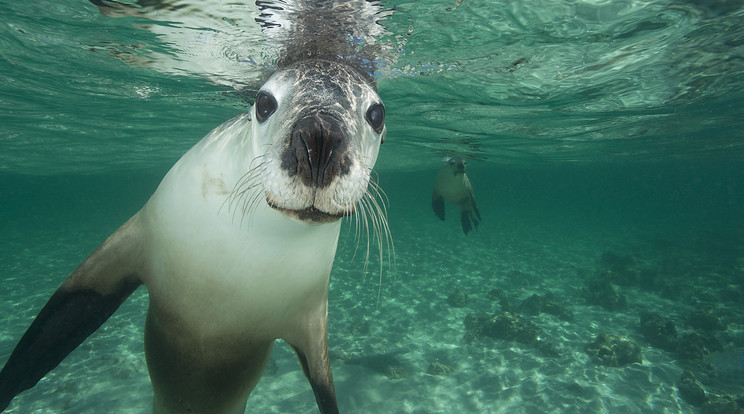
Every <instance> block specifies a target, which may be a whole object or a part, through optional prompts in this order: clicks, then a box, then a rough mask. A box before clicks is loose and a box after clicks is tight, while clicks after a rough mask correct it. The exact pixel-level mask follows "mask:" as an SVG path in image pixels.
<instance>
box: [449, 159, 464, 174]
mask: <svg viewBox="0 0 744 414" xmlns="http://www.w3.org/2000/svg"><path fill="white" fill-rule="evenodd" d="M444 168H447V169H448V170H450V171H452V174H454V175H458V174H465V160H464V159H462V158H459V157H457V158H450V159H448V160H447V164H445V165H444Z"/></svg>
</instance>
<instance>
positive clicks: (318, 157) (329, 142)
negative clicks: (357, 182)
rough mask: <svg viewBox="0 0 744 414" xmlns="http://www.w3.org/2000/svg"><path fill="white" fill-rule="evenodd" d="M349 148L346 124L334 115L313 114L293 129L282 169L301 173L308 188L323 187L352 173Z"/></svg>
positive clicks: (292, 172)
mask: <svg viewBox="0 0 744 414" xmlns="http://www.w3.org/2000/svg"><path fill="white" fill-rule="evenodd" d="M347 147H348V138H347V133H346V130H345V128H344V126H343V122H342V121H341V120H340V119H338V118H337V117H335V116H333V115H330V114H326V113H313V114H310V115H308V116H305V117H304V118H302V119H300V120H299V121H297V123H296V124H295V125H294V127H293V128H292V134H291V137H290V143H289V148H287V150H286V151H285V153H284V156H283V157H282V168H284V169H285V170H287V171H288V172H289V174H290V175H294V174H298V175H299V176H300V178H301V179H302V182H303V183H304V184H305V185H308V186H315V187H321V188H322V187H325V186H327V185H329V184H330V183H331V181H333V178H334V177H336V176H339V175H344V174H346V173H348V171H349V157H348V155H347V154H346V153H345V152H346V151H345V150H346V148H347Z"/></svg>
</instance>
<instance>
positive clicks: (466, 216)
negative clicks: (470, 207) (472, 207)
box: [460, 210, 477, 235]
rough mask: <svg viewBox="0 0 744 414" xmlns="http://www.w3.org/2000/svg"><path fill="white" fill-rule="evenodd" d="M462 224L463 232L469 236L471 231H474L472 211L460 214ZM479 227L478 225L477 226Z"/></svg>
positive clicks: (464, 211) (463, 211)
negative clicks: (471, 221) (471, 218)
mask: <svg viewBox="0 0 744 414" xmlns="http://www.w3.org/2000/svg"><path fill="white" fill-rule="evenodd" d="M460 222H461V223H462V231H463V233H465V235H467V234H468V233H470V230H472V229H473V225H472V224H470V211H467V210H462V211H461V212H460ZM476 226H477V224H476Z"/></svg>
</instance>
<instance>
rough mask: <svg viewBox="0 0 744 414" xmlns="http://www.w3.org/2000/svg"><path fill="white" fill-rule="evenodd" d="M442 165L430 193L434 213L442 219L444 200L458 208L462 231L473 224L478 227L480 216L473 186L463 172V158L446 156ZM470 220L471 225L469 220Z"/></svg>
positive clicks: (469, 228) (468, 228) (467, 230)
mask: <svg viewBox="0 0 744 414" xmlns="http://www.w3.org/2000/svg"><path fill="white" fill-rule="evenodd" d="M445 162H446V163H445V164H444V166H443V167H442V168H441V169H440V170H439V173H438V174H437V178H436V180H435V181H434V191H433V192H432V193H431V206H432V208H434V213H435V214H436V215H437V217H439V218H440V219H442V220H444V200H447V201H449V202H450V203H452V204H454V205H455V206H456V207H457V208H458V210H460V221H461V222H462V231H463V232H464V233H465V234H468V232H470V230H472V228H473V225H474V226H475V229H476V230H477V229H478V224H480V221H481V216H480V212H479V211H478V207H477V206H476V205H475V197H474V196H473V186H472V185H470V180H468V175H467V174H466V173H465V160H463V159H462V158H446V159H445ZM471 221H472V225H471V224H470V222H471Z"/></svg>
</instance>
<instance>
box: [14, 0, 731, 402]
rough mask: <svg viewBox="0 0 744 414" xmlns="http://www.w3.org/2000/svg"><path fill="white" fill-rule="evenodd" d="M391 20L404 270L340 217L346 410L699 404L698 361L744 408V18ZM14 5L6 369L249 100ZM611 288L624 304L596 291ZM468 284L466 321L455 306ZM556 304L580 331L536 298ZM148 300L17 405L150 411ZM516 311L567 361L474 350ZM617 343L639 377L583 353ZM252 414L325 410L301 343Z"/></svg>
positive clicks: (522, 346)
mask: <svg viewBox="0 0 744 414" xmlns="http://www.w3.org/2000/svg"><path fill="white" fill-rule="evenodd" d="M383 6H384V7H385V8H390V9H394V13H393V14H392V16H390V17H389V18H387V19H386V20H384V21H383V22H381V24H382V25H383V26H384V27H385V28H386V33H385V35H384V37H383V40H384V41H385V42H388V43H389V44H392V45H394V46H395V47H394V53H393V55H394V57H395V59H393V60H391V61H390V62H388V64H387V65H386V66H385V67H384V68H382V69H380V71H379V73H378V89H379V93H380V96H381V98H382V99H383V101H384V103H385V106H386V110H387V129H388V135H387V139H386V141H385V143H384V144H383V145H382V147H381V150H380V156H379V159H378V164H377V166H376V168H375V170H376V171H377V175H376V179H377V181H378V183H379V185H380V186H381V188H382V189H383V190H384V192H385V193H386V194H387V197H388V220H389V226H390V230H391V234H392V238H393V241H394V265H390V264H389V263H388V256H387V254H388V253H387V252H388V250H387V249H383V257H382V262H381V261H380V258H379V257H378V256H379V255H378V246H377V244H376V243H375V242H374V240H373V241H372V244H371V248H370V259H369V262H368V263H366V270H365V257H364V256H365V254H364V253H365V250H366V240H365V237H366V236H364V235H363V237H362V242H361V244H360V243H359V242H358V241H357V237H356V235H355V224H354V222H353V221H352V220H349V221H348V222H347V223H346V224H345V225H344V226H343V227H342V231H341V237H340V242H339V250H338V253H337V256H336V262H335V265H334V269H333V271H332V274H331V288H330V298H329V302H330V303H329V306H330V307H329V341H330V352H331V360H332V362H331V365H332V369H333V374H334V380H335V384H336V391H337V395H338V400H339V407H340V409H341V411H342V412H347V413H466V412H467V413H546V412H553V413H564V412H565V413H584V412H586V413H657V412H658V413H678V412H682V413H688V412H689V413H695V412H701V410H702V409H701V408H700V407H695V406H693V405H692V404H690V403H689V402H688V401H686V400H685V399H684V398H683V396H682V395H681V393H680V391H679V388H678V384H679V383H680V378H681V376H682V374H683V371H686V370H687V371H690V372H692V373H693V374H694V375H695V377H696V378H697V380H698V382H699V384H700V386H701V387H703V388H704V389H705V390H706V391H707V392H708V396H709V399H710V400H715V399H716V398H721V399H724V398H728V399H729V400H728V401H730V403H731V404H736V403H735V402H733V401H734V400H736V399H737V398H740V397H741V395H744V389H743V388H744V382H743V380H742V378H744V375H743V372H742V371H743V370H742V368H741V367H742V365H741V363H742V361H741V360H740V358H741V351H742V348H744V168H743V166H744V145H743V144H742V142H743V141H742V140H743V139H744V133H743V132H742V131H744V6H742V5H740V4H739V3H738V2H735V1H725V0H720V1H714V0H709V1H705V0H697V1H683V2H678V1H660V0H659V1H632V0H628V1H568V0H566V1H559V0H552V1H548V0H525V1H519V2H512V1H504V2H502V1H490V2H487V1H481V2H477V1H468V0H462V1H461V2H456V1H454V0H453V1H425V2H424V1H419V2H409V3H406V2H398V1H392V2H383ZM0 15H2V16H3V19H2V20H3V21H2V23H1V24H0V74H1V75H2V76H0V361H2V363H4V361H5V360H6V358H7V357H8V356H9V355H10V352H11V351H12V349H13V347H14V346H15V344H16V343H17V342H18V339H19V338H20V337H21V335H22V334H23V332H25V330H26V328H27V327H28V325H29V324H30V323H31V321H32V320H33V318H34V317H35V316H36V314H37V313H38V311H39V310H40V309H41V307H42V306H43V305H44V303H46V300H47V299H48V298H49V296H50V295H51V294H52V293H53V292H54V290H55V289H56V288H57V287H58V286H59V284H60V283H61V282H62V281H63V280H64V279H65V278H66V277H67V276H68V275H69V274H70V273H71V272H72V271H74V269H75V268H76V267H77V266H78V265H79V264H80V263H81V262H82V261H83V260H84V259H85V258H86V257H87V255H88V254H90V253H91V252H92V251H93V250H94V249H95V248H96V247H97V246H98V245H99V244H100V243H101V242H102V241H103V240H105V238H106V237H107V236H108V235H110V234H111V233H112V232H113V231H114V230H116V229H117V228H118V227H119V226H120V225H121V224H122V223H123V222H124V221H126V220H127V219H128V218H129V217H131V215H133V214H134V213H135V212H136V211H137V210H138V209H139V208H140V207H141V206H142V205H143V204H144V203H145V202H146V201H147V199H148V197H149V196H150V195H151V194H152V192H153V191H154V190H155V188H156V187H157V185H158V183H159V182H160V180H161V179H162V177H163V175H164V174H165V173H166V172H167V171H168V169H169V168H170V167H171V166H172V165H173V163H175V162H176V161H177V160H178V158H179V157H180V156H181V155H182V154H183V153H185V152H186V151H187V150H188V149H189V148H190V147H191V146H192V145H194V144H195V143H196V142H197V141H198V140H199V139H200V138H201V137H202V136H204V135H205V134H206V133H208V132H209V131H210V130H211V129H213V128H215V127H217V126H218V125H220V124H221V123H222V122H224V121H226V120H227V119H229V118H231V117H233V116H235V115H237V114H239V113H241V112H244V111H246V110H247V109H248V108H249V107H250V104H251V101H252V95H251V93H241V92H238V91H236V90H235V89H234V88H232V87H229V86H226V85H224V84H220V83H219V82H215V81H214V80H210V79H206V78H204V77H201V76H197V75H196V74H190V73H188V70H185V69H184V70H183V71H181V73H178V72H175V73H174V72H173V71H162V70H161V71H159V70H156V69H154V68H153V67H152V66H148V65H142V64H137V63H136V62H133V59H129V58H128V57H131V56H151V55H152V54H156V53H166V54H167V53H173V50H174V49H173V48H174V46H173V45H169V44H165V43H163V39H162V38H159V37H158V36H157V35H155V34H153V33H152V32H151V31H148V30H145V29H143V27H142V26H143V24H144V23H143V21H142V20H141V19H140V20H138V19H131V18H120V19H112V18H109V17H106V16H103V15H101V14H100V13H99V12H98V10H97V9H96V8H95V7H94V6H92V5H91V4H90V3H88V2H86V1H82V0H80V1H77V0H76V1H71V0H68V1H59V2H51V1H38V2H10V1H0ZM246 70H247V71H248V70H250V68H249V69H246ZM447 156H460V157H464V158H466V159H467V163H468V175H469V177H470V181H471V182H472V184H473V187H474V192H475V197H476V200H477V202H478V206H479V209H480V212H481V215H482V218H483V220H482V222H481V224H480V226H479V227H478V230H477V231H474V232H471V233H470V234H468V235H467V236H466V235H464V234H463V232H462V230H461V227H460V222H459V217H457V211H456V210H455V208H454V207H453V206H451V205H447V206H446V209H447V210H446V220H445V221H444V222H442V221H440V220H439V219H438V218H437V217H436V216H435V215H434V213H433V211H432V209H431V189H432V185H433V182H434V177H435V176H436V173H437V171H438V169H439V168H440V167H441V165H442V158H443V157H447ZM383 247H386V246H383ZM595 280H605V281H608V282H609V283H610V284H611V286H612V289H613V290H614V292H615V293H616V294H617V295H619V296H621V297H623V298H624V301H625V306H623V307H619V308H609V307H607V306H602V305H603V303H602V302H601V301H600V302H599V303H597V302H595V301H592V300H591V295H590V294H588V293H587V290H588V289H589V288H590V286H591V282H592V281H595ZM458 291H459V292H460V293H461V294H462V293H464V294H465V295H466V296H467V301H466V303H465V305H464V306H461V307H457V306H453V305H452V304H451V303H450V302H451V301H448V298H449V297H450V296H451V295H452V294H453V293H455V292H458ZM545 294H551V295H552V298H553V300H554V301H555V302H557V303H559V304H560V306H561V307H562V309H564V311H566V312H568V313H570V314H571V315H573V318H571V319H570V320H566V319H565V318H561V317H559V316H557V315H555V314H552V313H549V312H546V311H545V310H543V311H542V312H539V313H536V312H534V311H530V310H529V309H528V308H527V307H526V306H521V305H522V303H523V302H524V301H525V300H527V299H529V298H530V297H532V296H533V295H539V296H542V295H545ZM604 304H605V305H606V302H605V303H604ZM146 308H147V293H146V291H145V289H144V288H140V289H139V290H138V291H137V292H136V293H135V294H134V295H133V296H132V297H131V298H130V299H129V300H128V301H127V302H126V303H125V304H124V305H123V306H122V307H121V308H120V309H119V310H118V311H117V312H116V314H115V315H114V316H113V317H112V318H111V319H110V320H109V321H107V322H106V323H105V324H104V325H103V326H102V327H101V328H100V329H99V330H98V331H97V332H96V333H94V334H93V335H92V336H91V337H90V338H89V339H88V340H87V341H86V342H84V343H83V344H82V345H81V346H80V347H79V348H78V349H76V350H75V351H74V352H73V353H72V354H71V355H70V356H69V357H68V358H67V359H66V360H65V361H64V362H63V363H62V364H61V365H60V366H59V367H58V368H56V369H55V370H53V371H52V372H51V373H50V374H48V375H47V377H45V379H43V380H42V381H41V382H40V383H39V384H38V385H37V386H36V387H34V388H33V389H31V390H29V391H26V392H24V393H23V394H21V395H20V396H18V397H17V398H16V399H15V400H14V402H13V403H12V404H11V406H10V407H9V409H8V411H7V412H10V413H48V412H55V413H100V412H117V413H145V412H149V411H150V410H151V403H152V395H151V387H150V384H149V379H148V375H147V367H146V364H145V358H144V352H143V345H142V344H143V326H144V319H145V312H146ZM504 311H509V312H511V313H512V314H513V315H518V316H519V317H520V318H522V319H524V320H526V321H529V322H530V323H532V324H533V325H534V326H536V327H537V328H538V329H539V331H540V335H539V336H540V342H542V343H548V344H551V346H552V347H553V350H554V352H546V351H545V348H541V347H539V346H537V345H536V344H535V343H522V342H519V341H515V340H508V339H501V338H493V337H490V336H485V335H484V336H480V337H477V338H472V337H468V331H467V329H466V324H465V320H466V317H468V315H471V314H473V315H487V316H493V315H498V314H502V312H504ZM643 313H653V314H656V315H659V316H661V317H663V318H666V319H667V320H668V321H670V322H671V323H672V324H673V325H674V326H675V329H676V331H677V342H678V343H680V344H681V343H684V344H687V345H686V346H687V348H685V349H679V348H678V349H664V348H663V347H659V346H658V344H655V343H654V341H653V340H651V339H649V337H648V335H647V334H646V333H645V332H644V331H643V330H642V328H641V324H640V316H641V314H643ZM601 333H607V334H611V335H616V336H618V337H621V338H624V339H627V340H630V341H633V342H634V343H636V344H637V345H638V346H639V348H640V351H641V354H642V361H641V362H640V363H631V364H628V365H623V366H619V367H615V366H606V365H603V364H600V363H598V361H597V359H596V358H595V357H594V356H593V355H592V354H590V353H588V352H586V350H585V348H586V345H587V344H589V343H591V342H593V341H594V340H595V338H596V337H597V335H599V334H601ZM694 338H698V339H699V341H698V342H695V341H694V340H693V339H694ZM692 343H696V344H697V345H694V346H693V345H690V344H692ZM717 355H723V356H724V357H717ZM720 361H726V362H725V364H727V366H726V367H721V366H717V365H716V364H720ZM737 364H738V365H737ZM724 368H725V369H724ZM721 373H725V375H723V374H721ZM716 396H718V397H716ZM709 404H712V403H711V402H709ZM246 412H257V413H313V412H317V408H316V405H315V402H314V398H313V394H312V391H311V389H310V386H309V384H308V383H307V381H306V380H305V378H304V376H303V375H302V372H301V370H300V367H299V364H298V363H297V361H296V357H295V356H294V354H293V353H292V351H291V349H290V348H289V347H288V346H286V345H284V344H281V343H280V344H278V345H277V346H276V347H275V350H274V354H273V355H272V361H271V363H270V365H269V367H268V368H267V371H266V373H265V375H264V377H263V378H262V379H261V381H260V383H259V385H258V386H257V388H256V389H255V390H254V391H253V394H252V395H251V397H250V399H249V401H248V409H247V411H246Z"/></svg>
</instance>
